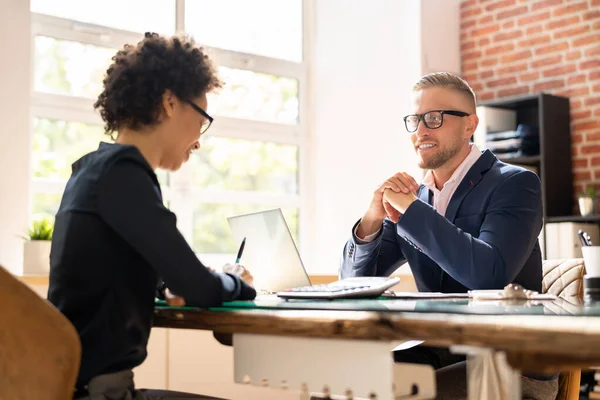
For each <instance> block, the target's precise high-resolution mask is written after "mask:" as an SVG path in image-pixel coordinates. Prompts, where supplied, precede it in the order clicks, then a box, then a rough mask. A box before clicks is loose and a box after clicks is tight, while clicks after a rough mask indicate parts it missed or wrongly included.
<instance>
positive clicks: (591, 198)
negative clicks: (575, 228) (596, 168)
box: [577, 185, 596, 217]
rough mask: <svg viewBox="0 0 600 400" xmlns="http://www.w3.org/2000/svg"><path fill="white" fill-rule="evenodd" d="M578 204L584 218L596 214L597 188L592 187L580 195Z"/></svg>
mask: <svg viewBox="0 0 600 400" xmlns="http://www.w3.org/2000/svg"><path fill="white" fill-rule="evenodd" d="M577 202H578V203H579V212H580V213H581V215H582V216H584V217H586V216H588V215H592V214H594V211H595V207H594V206H595V202H596V188H595V187H594V186H593V185H592V186H588V187H587V189H586V190H585V192H583V193H580V194H579V196H578V197H577Z"/></svg>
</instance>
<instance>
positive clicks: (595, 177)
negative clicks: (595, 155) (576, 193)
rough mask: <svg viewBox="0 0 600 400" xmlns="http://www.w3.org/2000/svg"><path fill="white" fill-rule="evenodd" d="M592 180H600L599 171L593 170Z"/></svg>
mask: <svg viewBox="0 0 600 400" xmlns="http://www.w3.org/2000/svg"><path fill="white" fill-rule="evenodd" d="M594 179H595V180H598V179H600V169H595V170H594Z"/></svg>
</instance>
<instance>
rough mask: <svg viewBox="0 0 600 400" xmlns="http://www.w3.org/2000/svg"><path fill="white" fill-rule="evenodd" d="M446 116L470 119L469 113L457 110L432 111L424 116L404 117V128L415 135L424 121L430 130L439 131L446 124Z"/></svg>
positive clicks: (412, 115) (411, 115)
mask: <svg viewBox="0 0 600 400" xmlns="http://www.w3.org/2000/svg"><path fill="white" fill-rule="evenodd" d="M444 114H448V115H454V116H456V117H468V116H469V115H471V114H469V113H466V112H462V111H455V110H432V111H428V112H426V113H423V114H410V115H407V116H406V117H404V126H406V130H407V131H408V132H409V133H414V132H416V131H417V129H418V128H419V122H421V121H423V123H424V124H425V126H426V127H427V128H429V129H438V128H439V127H441V126H442V124H443V123H444Z"/></svg>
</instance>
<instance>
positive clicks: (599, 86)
mask: <svg viewBox="0 0 600 400" xmlns="http://www.w3.org/2000/svg"><path fill="white" fill-rule="evenodd" d="M592 90H593V91H594V92H596V93H600V83H599V84H597V85H594V86H592Z"/></svg>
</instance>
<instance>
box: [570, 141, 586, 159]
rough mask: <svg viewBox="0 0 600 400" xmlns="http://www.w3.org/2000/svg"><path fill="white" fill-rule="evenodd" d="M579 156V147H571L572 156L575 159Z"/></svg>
mask: <svg viewBox="0 0 600 400" xmlns="http://www.w3.org/2000/svg"><path fill="white" fill-rule="evenodd" d="M582 141H583V139H582ZM578 154H579V149H578V148H577V147H575V146H572V147H571V155H572V156H573V157H575V156H577V155H578Z"/></svg>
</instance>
